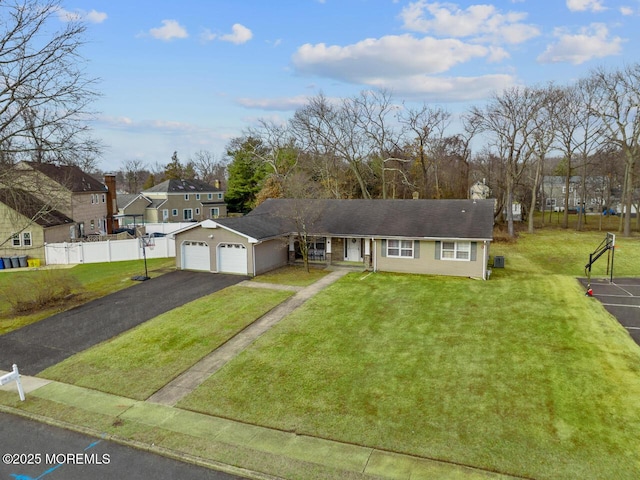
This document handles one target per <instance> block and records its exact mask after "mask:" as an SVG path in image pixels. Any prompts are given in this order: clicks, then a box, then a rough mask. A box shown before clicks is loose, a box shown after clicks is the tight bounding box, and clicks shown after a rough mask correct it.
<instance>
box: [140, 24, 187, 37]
mask: <svg viewBox="0 0 640 480" xmlns="http://www.w3.org/2000/svg"><path fill="white" fill-rule="evenodd" d="M149 35H151V36H152V37H153V38H155V39H158V40H164V41H170V40H173V39H174V38H187V37H188V36H189V34H188V33H187V30H186V29H185V28H184V27H183V26H182V25H180V24H179V23H178V22H177V21H176V20H162V26H161V27H158V28H152V29H150V30H149Z"/></svg>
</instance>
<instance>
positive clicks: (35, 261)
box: [27, 258, 40, 268]
mask: <svg viewBox="0 0 640 480" xmlns="http://www.w3.org/2000/svg"><path fill="white" fill-rule="evenodd" d="M27 264H28V266H29V268H38V267H39V266H40V259H39V258H28V259H27Z"/></svg>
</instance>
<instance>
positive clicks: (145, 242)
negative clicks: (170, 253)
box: [131, 236, 156, 282]
mask: <svg viewBox="0 0 640 480" xmlns="http://www.w3.org/2000/svg"><path fill="white" fill-rule="evenodd" d="M139 238H140V248H141V249H142V258H143V259H144V275H137V276H135V277H131V280H137V281H140V282H144V281H145V280H149V270H148V269H147V248H148V249H149V250H152V251H153V247H155V246H156V241H155V238H154V237H152V236H144V237H139Z"/></svg>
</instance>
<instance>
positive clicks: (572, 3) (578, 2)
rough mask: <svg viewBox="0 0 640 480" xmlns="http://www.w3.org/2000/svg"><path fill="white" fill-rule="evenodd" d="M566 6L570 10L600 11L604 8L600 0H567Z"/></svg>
mask: <svg viewBox="0 0 640 480" xmlns="http://www.w3.org/2000/svg"><path fill="white" fill-rule="evenodd" d="M567 8H568V9H569V10H571V11H572V12H586V11H587V10H589V11H591V12H602V11H603V10H606V9H605V7H604V6H603V5H602V0H567Z"/></svg>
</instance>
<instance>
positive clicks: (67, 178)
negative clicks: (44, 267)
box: [0, 161, 116, 263]
mask: <svg viewBox="0 0 640 480" xmlns="http://www.w3.org/2000/svg"><path fill="white" fill-rule="evenodd" d="M115 195H116V189H115V176H114V175H109V174H107V175H105V183H104V184H103V183H102V182H100V181H99V180H97V179H96V178H94V177H92V176H91V175H89V174H87V173H86V172H84V171H82V170H81V169H80V168H78V167H76V166H71V165H56V164H51V163H38V162H27V161H22V162H19V163H17V164H16V165H14V167H13V168H11V169H10V170H8V171H6V172H4V174H3V176H2V181H1V182H0V258H5V259H6V258H10V257H14V256H18V257H28V258H34V259H39V260H40V261H41V262H44V260H45V257H44V245H45V244H46V243H59V242H69V241H74V240H80V239H82V238H85V237H87V236H89V235H104V234H107V233H112V231H113V228H114V227H115V226H116V224H114V210H115V208H116V197H115ZM3 263H4V262H3Z"/></svg>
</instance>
